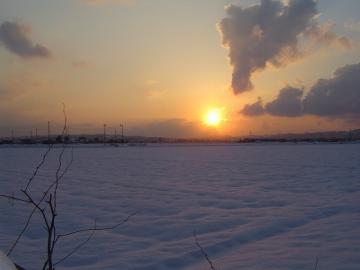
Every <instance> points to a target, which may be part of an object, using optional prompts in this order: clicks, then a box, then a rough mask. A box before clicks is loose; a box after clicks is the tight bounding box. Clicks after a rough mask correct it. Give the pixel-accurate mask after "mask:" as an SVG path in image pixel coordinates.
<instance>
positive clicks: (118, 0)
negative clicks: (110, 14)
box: [81, 0, 136, 6]
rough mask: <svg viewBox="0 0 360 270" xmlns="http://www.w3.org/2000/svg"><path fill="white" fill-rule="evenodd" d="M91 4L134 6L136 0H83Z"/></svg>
mask: <svg viewBox="0 0 360 270" xmlns="http://www.w3.org/2000/svg"><path fill="white" fill-rule="evenodd" d="M81 1H83V2H85V3H87V4H91V5H102V4H120V5H128V6H132V5H134V4H136V0H81Z"/></svg>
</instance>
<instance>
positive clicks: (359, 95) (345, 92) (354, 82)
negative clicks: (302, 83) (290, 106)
mask: <svg viewBox="0 0 360 270" xmlns="http://www.w3.org/2000/svg"><path fill="white" fill-rule="evenodd" d="M303 106H304V113H306V114H313V115H319V116H345V115H351V114H352V115H358V116H360V63H359V64H354V65H346V66H344V67H342V68H339V69H338V70H336V71H335V73H334V77H333V78H331V79H320V80H318V81H317V83H316V84H315V85H314V86H313V87H312V88H311V89H310V91H309V93H308V94H307V96H306V97H305V98H304V100H303Z"/></svg>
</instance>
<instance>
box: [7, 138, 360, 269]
mask: <svg viewBox="0 0 360 270" xmlns="http://www.w3.org/2000/svg"><path fill="white" fill-rule="evenodd" d="M44 151H45V148H44V147H33V148H31V147H2V148H0V177H1V178H0V191H1V193H10V194H11V192H12V191H16V192H15V195H16V194H19V193H17V190H19V189H20V188H22V187H23V186H24V184H25V183H26V181H27V178H28V177H29V176H30V175H31V173H32V171H33V169H34V168H35V166H36V164H37V163H38V162H39V161H40V159H41V155H42V153H43V152H44ZM58 153H59V149H55V150H54V151H52V152H51V155H50V157H49V159H48V161H47V162H46V164H45V166H44V168H43V169H42V170H41V171H40V176H39V177H38V178H37V180H36V182H34V186H33V187H32V189H31V190H32V191H33V192H37V191H38V190H40V187H41V185H43V184H44V183H46V182H49V181H52V180H53V177H54V175H55V168H56V158H57V155H58ZM65 159H69V152H67V155H66V156H65ZM74 159H75V160H74V163H73V166H72V168H71V170H70V171H69V172H68V173H67V175H66V177H65V178H64V179H63V182H62V184H61V187H60V190H59V202H58V209H59V226H58V231H59V232H60V233H61V232H68V231H72V230H74V229H81V228H86V227H92V226H93V224H94V219H95V218H96V219H97V225H98V226H108V225H112V224H115V223H117V222H119V221H121V220H122V219H123V218H125V217H126V216H127V215H128V214H131V213H133V212H135V211H138V213H137V214H136V216H134V217H132V218H131V220H130V221H129V222H127V223H126V224H124V225H122V226H121V227H119V228H117V229H116V230H114V231H106V232H98V233H96V234H95V236H94V238H92V240H91V241H90V242H88V243H87V244H86V245H85V246H84V247H83V248H82V249H81V250H79V251H78V252H77V253H76V254H75V255H74V256H72V257H71V258H69V259H68V260H67V261H65V262H64V263H62V264H61V265H59V267H58V268H57V269H59V270H60V269H72V270H76V269H87V270H95V269H97V270H99V269H109V270H110V269H113V270H115V269H116V270H118V269H131V270H145V269H160V270H161V269H187V270H195V269H196V270H198V269H200V270H201V269H209V266H208V264H207V262H206V261H205V260H204V258H203V256H202V255H201V252H200V251H199V249H198V247H197V246H196V245H195V243H194V239H193V231H194V230H195V231H196V232H197V235H198V240H199V242H200V243H201V244H202V246H203V247H204V248H205V250H206V251H207V253H208V255H209V257H210V258H211V260H212V261H213V263H214V265H215V266H216V267H217V268H218V269H222V270H225V269H249V270H250V269H251V270H257V269H259V270H260V269H261V270H275V269H276V270H282V269H284V270H285V269H293V270H297V269H302V270H303V269H313V267H314V263H315V257H316V256H318V257H319V267H318V269H327V270H335V269H336V270H339V269H341V270H350V269H354V270H355V269H356V270H358V269H360V256H359V254H360V144H343V145H341V144H338V145H322V144H319V145H286V144H283V145H275V144H264V145H258V144H256V145H218V146H209V145H203V146H192V145H181V146H177V145H170V146H156V145H154V146H147V147H119V148H115V147H105V148H104V147H91V146H88V147H76V148H75V150H74ZM29 210H30V209H29V207H26V206H23V205H22V204H20V203H16V202H13V203H12V202H8V201H7V200H1V201H0V211H1V215H0V249H2V250H4V251H5V250H7V248H8V247H9V246H10V244H11V243H12V241H13V240H14V238H15V236H16V235H17V233H18V232H19V231H20V229H21V227H22V225H23V224H24V222H25V215H27V213H28V212H29ZM39 224H40V219H39V218H37V219H35V220H33V222H32V224H31V228H30V230H29V231H28V233H27V234H26V236H25V237H24V238H23V239H22V241H21V242H20V243H19V245H18V247H17V249H16V250H15V252H14V253H13V254H12V258H13V259H14V261H16V263H18V264H20V265H22V266H24V267H26V268H27V269H28V270H32V269H34V270H35V269H39V267H40V265H39V264H40V261H41V259H43V258H44V250H45V242H44V236H45V234H44V230H43V228H41V226H40V225H39ZM86 237H87V235H82V236H81V237H76V238H72V239H69V241H64V242H62V243H60V246H59V247H58V249H57V250H56V254H57V257H58V258H60V257H61V256H63V255H65V254H67V252H68V251H69V250H71V248H72V247H74V246H75V245H76V244H77V243H79V241H80V240H81V239H86Z"/></svg>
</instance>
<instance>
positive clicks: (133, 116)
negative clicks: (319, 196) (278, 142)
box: [0, 0, 360, 138]
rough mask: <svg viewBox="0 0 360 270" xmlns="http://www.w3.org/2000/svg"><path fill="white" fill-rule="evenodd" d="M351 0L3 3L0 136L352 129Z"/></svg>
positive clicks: (357, 81)
mask: <svg viewBox="0 0 360 270" xmlns="http://www.w3.org/2000/svg"><path fill="white" fill-rule="evenodd" d="M359 10H360V2H359V1H357V0H344V1H337V0H319V1H316V0H287V1H285V0H284V1H280V0H261V1H260V0H236V1H235V0H197V1H191V0H184V1H176V0H151V1H150V0H61V1H47V0H29V1H23V0H4V1H1V2H0V59H1V61H0V136H11V132H12V130H14V131H15V133H16V134H17V135H27V134H30V133H31V131H32V132H35V129H36V128H37V129H38V131H39V133H42V134H46V130H47V122H48V121H51V123H52V125H53V132H57V131H58V130H60V128H61V126H62V121H63V114H62V103H65V104H66V112H67V115H68V118H69V126H70V128H71V132H73V133H76V134H88V133H101V132H102V126H103V124H107V125H108V127H109V133H111V131H110V130H112V129H115V128H118V129H119V128H120V126H119V125H120V124H124V126H125V128H126V132H127V134H129V135H144V136H163V137H179V138H181V137H184V138H189V137H201V138H205V137H216V136H242V135H247V134H249V132H252V133H254V134H276V133H302V132H316V131H327V130H349V129H357V128H360V15H359V14H358V11H359Z"/></svg>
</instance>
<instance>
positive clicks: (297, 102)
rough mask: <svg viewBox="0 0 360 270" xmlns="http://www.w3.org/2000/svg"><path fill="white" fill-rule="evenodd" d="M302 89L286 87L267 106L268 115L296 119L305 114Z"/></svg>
mask: <svg viewBox="0 0 360 270" xmlns="http://www.w3.org/2000/svg"><path fill="white" fill-rule="evenodd" d="M303 93H304V91H303V90H302V89H298V88H293V87H289V86H288V87H285V88H283V89H281V90H280V92H279V95H278V97H277V98H276V99H275V100H273V101H272V102H269V103H268V104H266V106H265V110H266V112H267V113H269V114H271V115H275V116H287V117H295V116H300V115H302V114H303V109H302V100H301V99H302V96H303Z"/></svg>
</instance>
